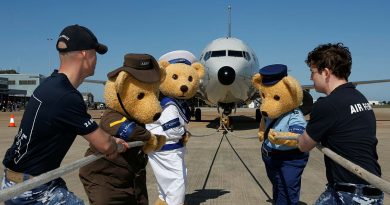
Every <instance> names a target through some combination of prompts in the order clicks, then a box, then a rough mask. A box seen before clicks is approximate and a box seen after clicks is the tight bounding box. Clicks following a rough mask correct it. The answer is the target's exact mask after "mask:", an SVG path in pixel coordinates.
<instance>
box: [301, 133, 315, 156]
mask: <svg viewBox="0 0 390 205" xmlns="http://www.w3.org/2000/svg"><path fill="white" fill-rule="evenodd" d="M316 145H317V142H316V141H314V140H313V139H312V138H311V137H310V136H309V135H308V134H307V132H306V131H305V132H304V133H303V134H302V135H301V136H299V137H298V148H299V149H300V150H301V151H302V152H308V151H310V150H312V149H313V148H314V147H315V146H316Z"/></svg>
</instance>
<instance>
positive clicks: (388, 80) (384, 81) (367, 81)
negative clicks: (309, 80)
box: [302, 79, 390, 90]
mask: <svg viewBox="0 0 390 205" xmlns="http://www.w3.org/2000/svg"><path fill="white" fill-rule="evenodd" d="M386 82H390V79H384V80H365V81H352V82H351V83H353V84H354V85H363V84H373V83H386ZM313 88H314V85H302V89H303V90H310V89H313Z"/></svg>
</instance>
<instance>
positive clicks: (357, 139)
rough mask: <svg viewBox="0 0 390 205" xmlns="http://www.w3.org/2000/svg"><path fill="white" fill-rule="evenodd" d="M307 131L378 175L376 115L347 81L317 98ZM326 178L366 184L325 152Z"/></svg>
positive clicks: (324, 144)
mask: <svg viewBox="0 0 390 205" xmlns="http://www.w3.org/2000/svg"><path fill="white" fill-rule="evenodd" d="M306 132H307V133H308V134H309V136H310V137H311V138H312V139H313V140H314V141H316V142H321V143H322V145H323V146H325V147H328V148H329V149H331V150H332V151H334V152H335V153H337V154H339V155H340V156H342V157H344V158H346V159H347V160H349V161H351V162H353V163H355V164H357V165H359V166H361V167H363V168H364V169H366V170H367V171H369V172H371V173H373V174H375V175H377V176H380V175H381V169H380V166H379V164H378V154H377V150H376V145H377V143H378V140H377V138H376V119H375V115H374V112H373V110H372V108H371V106H370V104H369V103H368V101H367V99H366V98H365V97H364V96H363V95H362V94H361V93H360V92H359V91H358V90H356V88H355V86H354V85H353V84H352V83H346V84H343V85H341V86H339V87H337V88H336V89H335V90H333V91H332V93H330V94H329V95H328V96H326V97H324V98H321V99H319V100H318V101H317V102H316V103H315V104H314V107H313V111H312V112H311V114H310V121H309V123H308V124H307V127H306ZM325 166H326V176H327V179H328V182H329V183H330V184H333V183H335V182H347V183H355V184H368V183H367V182H366V181H365V180H363V179H361V178H360V177H358V176H356V175H355V174H353V173H351V172H349V171H348V170H346V169H345V168H343V167H341V166H340V165H338V164H337V163H336V162H334V161H333V160H331V159H330V158H328V157H326V156H325Z"/></svg>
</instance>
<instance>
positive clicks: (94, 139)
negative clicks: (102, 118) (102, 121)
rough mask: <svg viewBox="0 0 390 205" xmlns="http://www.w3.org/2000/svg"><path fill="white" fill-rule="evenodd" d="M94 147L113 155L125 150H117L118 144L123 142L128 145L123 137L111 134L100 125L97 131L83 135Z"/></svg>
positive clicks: (103, 152)
mask: <svg viewBox="0 0 390 205" xmlns="http://www.w3.org/2000/svg"><path fill="white" fill-rule="evenodd" d="M83 137H84V138H85V139H86V140H87V141H88V142H89V143H91V145H92V146H93V147H95V148H96V149H97V151H99V152H100V153H102V154H105V155H113V154H117V153H119V152H123V151H124V150H125V149H124V150H117V144H122V145H124V146H125V147H126V145H127V144H126V142H125V141H124V140H122V139H119V138H116V137H112V136H111V135H110V134H108V133H107V132H105V131H104V130H102V129H101V128H100V127H99V128H97V129H96V130H95V131H93V132H91V133H89V134H87V135H84V136H83ZM125 144H126V145H125Z"/></svg>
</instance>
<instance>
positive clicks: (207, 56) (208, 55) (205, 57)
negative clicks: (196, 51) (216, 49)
mask: <svg viewBox="0 0 390 205" xmlns="http://www.w3.org/2000/svg"><path fill="white" fill-rule="evenodd" d="M210 55H211V51H207V52H206V54H204V61H207V60H208V59H209V58H210Z"/></svg>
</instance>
